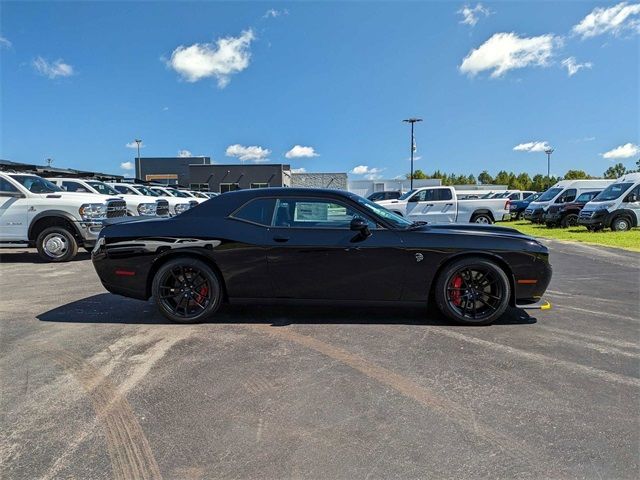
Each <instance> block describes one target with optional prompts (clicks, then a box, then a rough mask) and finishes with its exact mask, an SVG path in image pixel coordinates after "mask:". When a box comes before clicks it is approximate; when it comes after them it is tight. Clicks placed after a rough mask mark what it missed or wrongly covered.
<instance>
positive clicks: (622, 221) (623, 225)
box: [611, 215, 631, 232]
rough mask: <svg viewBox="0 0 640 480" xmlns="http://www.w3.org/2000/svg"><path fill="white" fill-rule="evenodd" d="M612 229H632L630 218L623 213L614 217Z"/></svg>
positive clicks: (624, 230) (620, 230) (622, 230)
mask: <svg viewBox="0 0 640 480" xmlns="http://www.w3.org/2000/svg"><path fill="white" fill-rule="evenodd" d="M611 230H613V231H614V232H626V231H627V230H631V222H630V221H629V218H628V217H626V216H624V215H621V216H619V217H616V218H614V219H613V222H611Z"/></svg>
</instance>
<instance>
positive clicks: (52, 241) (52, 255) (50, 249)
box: [36, 227, 78, 262]
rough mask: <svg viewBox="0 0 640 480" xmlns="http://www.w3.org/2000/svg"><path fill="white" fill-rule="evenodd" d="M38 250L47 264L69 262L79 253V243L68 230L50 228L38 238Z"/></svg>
mask: <svg viewBox="0 0 640 480" xmlns="http://www.w3.org/2000/svg"><path fill="white" fill-rule="evenodd" d="M36 248H37V249H38V254H39V255H40V257H41V258H43V259H44V260H46V261H47V262H68V261H69V260H71V259H73V257H75V256H76V254H77V253H78V242H76V239H75V237H74V236H73V234H72V233H71V232H70V231H69V230H67V229H66V228H64V227H49V228H45V229H44V230H43V231H42V232H40V234H39V235H38V237H37V238H36Z"/></svg>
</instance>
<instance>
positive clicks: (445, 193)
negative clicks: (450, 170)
mask: <svg viewBox="0 0 640 480" xmlns="http://www.w3.org/2000/svg"><path fill="white" fill-rule="evenodd" d="M436 193H437V195H436V198H434V200H451V198H452V196H451V190H449V189H448V188H441V189H440V190H436Z"/></svg>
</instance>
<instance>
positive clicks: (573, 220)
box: [560, 213, 578, 228]
mask: <svg viewBox="0 0 640 480" xmlns="http://www.w3.org/2000/svg"><path fill="white" fill-rule="evenodd" d="M576 225H578V214H577V213H568V214H567V215H565V216H564V218H563V219H562V220H560V226H562V228H569V227H575V226H576Z"/></svg>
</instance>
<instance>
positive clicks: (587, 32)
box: [572, 2, 640, 39]
mask: <svg viewBox="0 0 640 480" xmlns="http://www.w3.org/2000/svg"><path fill="white" fill-rule="evenodd" d="M572 31H573V33H574V34H576V35H580V36H581V37H582V38H583V39H584V38H590V37H596V36H598V35H603V34H605V33H610V34H613V35H618V34H620V33H622V32H625V31H630V32H632V33H640V3H635V4H632V5H629V4H628V3H627V2H622V3H618V4H617V5H614V6H612V7H608V8H607V7H598V8H595V9H593V11H592V12H591V13H590V14H589V15H587V16H586V17H584V18H583V19H582V20H581V21H580V23H578V24H577V25H575V26H574V27H573V29H572Z"/></svg>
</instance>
